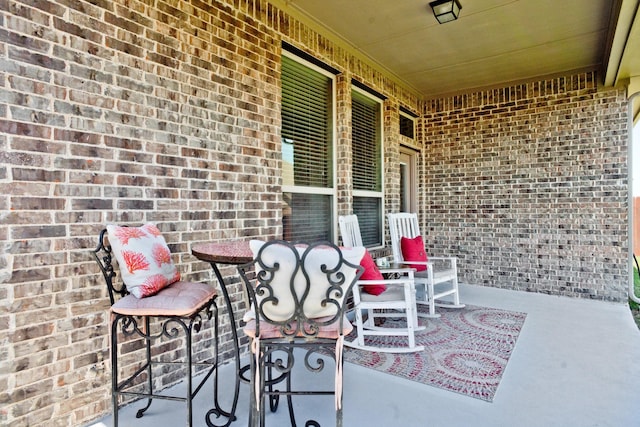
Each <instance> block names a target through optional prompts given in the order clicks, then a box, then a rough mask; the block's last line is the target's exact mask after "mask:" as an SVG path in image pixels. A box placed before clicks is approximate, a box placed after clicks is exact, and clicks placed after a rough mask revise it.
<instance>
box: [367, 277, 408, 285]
mask: <svg viewBox="0 0 640 427" xmlns="http://www.w3.org/2000/svg"><path fill="white" fill-rule="evenodd" d="M411 282H413V278H409V277H403V278H400V279H381V280H358V281H357V282H356V285H357V286H369V285H391V286H404V285H406V284H411Z"/></svg>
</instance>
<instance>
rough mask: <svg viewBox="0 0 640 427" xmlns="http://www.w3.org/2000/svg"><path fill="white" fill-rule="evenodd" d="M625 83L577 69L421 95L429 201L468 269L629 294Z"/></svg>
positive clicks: (519, 285)
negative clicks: (618, 85) (603, 81)
mask: <svg viewBox="0 0 640 427" xmlns="http://www.w3.org/2000/svg"><path fill="white" fill-rule="evenodd" d="M626 106H627V104H626V100H625V96H624V91H623V90H612V89H610V90H598V87H597V76H596V75H595V73H580V74H575V75H568V76H564V77H558V78H553V79H547V80H542V81H536V82H531V83H526V84H520V85H515V86H511V87H506V88H501V89H495V90H487V91H482V92H476V93H470V94H466V95H460V96H454V97H449V98H444V99H434V100H430V101H428V102H426V103H425V107H424V113H425V114H424V118H423V121H422V129H421V132H422V138H423V141H424V144H425V145H424V158H423V162H422V168H423V181H422V182H421V185H422V195H423V196H424V199H423V200H422V202H421V206H422V207H423V209H422V211H421V212H422V218H421V219H422V220H423V222H424V225H423V229H425V230H428V231H429V239H428V241H429V244H430V245H431V246H433V247H434V248H435V249H434V251H436V252H446V253H453V254H456V255H458V256H459V257H460V258H461V260H460V263H459V266H460V268H461V271H460V272H461V280H462V281H464V282H467V283H474V284H481V285H487V286H494V287H500V288H508V289H519V290H528V291H534V292H543V293H549V294H554V295H570V296H578V297H585V298H594V299H604V300H612V301H625V300H626V298H627V294H626V289H627V286H628V285H627V278H628V274H627V271H628V267H627V250H628V245H629V236H628V235H627V219H628V206H627V204H628V202H627V185H628V182H627V160H626V159H627V145H628V139H627V138H628V135H627V127H626V126H627V124H626Z"/></svg>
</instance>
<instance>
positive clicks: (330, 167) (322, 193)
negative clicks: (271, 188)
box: [282, 52, 335, 241]
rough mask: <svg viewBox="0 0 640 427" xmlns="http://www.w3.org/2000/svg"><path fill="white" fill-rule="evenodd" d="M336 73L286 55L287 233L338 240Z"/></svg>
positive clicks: (288, 237)
mask: <svg viewBox="0 0 640 427" xmlns="http://www.w3.org/2000/svg"><path fill="white" fill-rule="evenodd" d="M334 86H335V85H334V76H333V75H331V74H330V73H328V72H325V71H324V70H322V69H320V68H318V67H316V66H314V65H312V64H311V63H307V62H303V61H302V60H301V59H298V58H295V59H294V57H293V56H292V55H291V54H289V53H287V52H285V55H284V56H283V58H282V164H283V172H282V174H283V187H282V189H283V193H284V194H283V204H284V205H283V212H282V221H283V238H284V239H286V240H294V241H295V240H305V241H317V240H333V220H332V218H333V211H334V209H333V205H334V201H335V194H334V192H335V189H334V152H333V141H334V136H333V134H334V125H333V122H334V119H333V117H334V107H333V104H334V101H333V100H334Z"/></svg>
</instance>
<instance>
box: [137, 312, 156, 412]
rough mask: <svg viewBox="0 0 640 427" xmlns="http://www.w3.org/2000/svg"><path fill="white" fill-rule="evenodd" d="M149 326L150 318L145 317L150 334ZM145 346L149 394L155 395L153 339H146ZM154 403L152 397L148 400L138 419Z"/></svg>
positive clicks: (145, 323)
mask: <svg viewBox="0 0 640 427" xmlns="http://www.w3.org/2000/svg"><path fill="white" fill-rule="evenodd" d="M149 325H150V321H149V317H145V318H144V328H145V329H144V330H145V331H147V333H149V331H150V329H149ZM145 344H146V346H145V353H146V355H147V387H149V394H153V373H152V370H153V369H152V368H153V367H152V366H151V339H150V338H145ZM152 401H153V398H151V397H150V398H149V399H148V400H147V406H145V407H144V408H141V409H138V412H136V418H142V416H143V415H144V413H145V411H146V410H147V409H149V407H150V406H151V402H152Z"/></svg>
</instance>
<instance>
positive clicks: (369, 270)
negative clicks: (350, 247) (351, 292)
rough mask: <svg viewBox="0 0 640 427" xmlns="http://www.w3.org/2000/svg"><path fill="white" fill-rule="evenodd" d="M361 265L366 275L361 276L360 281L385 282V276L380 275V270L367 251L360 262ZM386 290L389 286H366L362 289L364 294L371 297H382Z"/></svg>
mask: <svg viewBox="0 0 640 427" xmlns="http://www.w3.org/2000/svg"><path fill="white" fill-rule="evenodd" d="M360 265H361V266H362V267H363V268H364V273H362V276H360V280H384V276H382V273H380V270H379V269H378V266H377V265H376V263H375V261H374V260H373V258H372V257H371V254H370V253H369V251H365V253H364V256H363V257H362V260H361V261H360ZM386 289H387V286H386V285H383V284H376V285H365V286H363V287H362V290H363V291H364V292H366V293H368V294H371V295H380V294H381V293H383V292H384V291H385V290H386Z"/></svg>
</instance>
